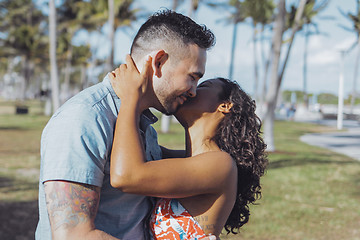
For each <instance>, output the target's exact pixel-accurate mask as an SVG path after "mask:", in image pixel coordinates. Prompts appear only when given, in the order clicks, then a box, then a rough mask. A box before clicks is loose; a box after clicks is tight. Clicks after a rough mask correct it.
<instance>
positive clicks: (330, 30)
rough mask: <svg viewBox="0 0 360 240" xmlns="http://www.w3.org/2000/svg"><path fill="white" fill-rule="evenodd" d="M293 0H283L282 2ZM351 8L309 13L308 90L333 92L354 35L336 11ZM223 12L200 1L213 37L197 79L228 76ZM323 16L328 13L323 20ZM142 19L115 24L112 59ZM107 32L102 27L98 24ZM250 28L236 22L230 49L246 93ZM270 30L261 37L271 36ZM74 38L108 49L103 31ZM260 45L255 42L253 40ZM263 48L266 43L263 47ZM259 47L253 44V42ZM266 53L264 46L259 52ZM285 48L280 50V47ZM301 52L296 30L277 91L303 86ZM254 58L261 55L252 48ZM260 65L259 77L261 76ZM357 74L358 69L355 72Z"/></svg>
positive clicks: (351, 60)
mask: <svg viewBox="0 0 360 240" xmlns="http://www.w3.org/2000/svg"><path fill="white" fill-rule="evenodd" d="M291 2H296V0H287V5H289V4H290V3H291ZM171 3H172V1H171V0H152V1H147V0H136V1H135V5H134V7H141V8H144V9H146V10H147V11H149V12H150V13H152V12H155V11H157V10H159V9H161V8H164V7H165V8H169V9H170V8H171ZM188 5H189V0H185V1H184V3H182V5H180V6H179V8H178V9H177V11H178V12H181V13H183V14H187V12H188ZM339 9H341V10H342V11H343V12H344V13H353V14H354V13H355V11H356V0H330V3H329V5H328V6H327V8H326V9H324V10H323V11H322V12H321V13H320V14H319V15H318V17H315V18H314V22H315V23H316V24H317V26H318V29H319V31H320V33H321V34H318V35H311V36H310V39H309V45H308V65H307V66H308V67H307V69H308V73H307V79H308V81H307V82H308V84H307V85H308V92H309V93H314V94H319V93H332V94H335V95H337V94H338V89H339V78H340V72H341V54H340V52H341V51H344V50H348V49H349V48H350V47H351V46H352V45H353V44H354V42H355V41H356V34H355V32H353V31H349V30H346V29H344V28H343V26H345V27H347V28H349V29H352V22H351V21H350V20H349V19H347V18H346V17H345V16H343V15H342V14H341V13H340V10H339ZM227 14H228V13H227V12H225V11H222V10H213V9H211V8H209V7H207V6H202V5H200V7H199V9H198V11H197V13H196V15H195V16H194V20H195V21H196V22H198V23H200V24H205V25H206V26H207V27H208V28H209V29H211V30H212V31H213V32H214V34H215V36H216V45H215V46H214V47H213V48H212V49H211V50H210V51H209V52H208V55H207V65H206V72H205V75H204V77H203V79H208V78H213V77H218V76H222V77H228V72H229V63H230V50H231V39H232V31H233V26H232V25H231V24H226V23H225V22H223V21H220V20H221V19H224V18H226V17H227ZM329 17H331V18H330V19H329ZM144 21H145V19H141V20H139V21H138V22H136V23H135V24H134V25H133V26H132V28H126V29H119V30H118V31H117V33H116V35H115V36H116V38H115V62H116V63H120V62H124V60H125V55H126V54H127V53H128V52H129V50H130V46H131V42H132V39H133V37H134V36H135V34H136V31H137V30H138V28H139V27H140V26H141V24H142V23H143V22H144ZM103 31H104V32H106V31H107V29H106V27H104V29H103ZM252 31H253V30H252V27H251V24H249V23H244V24H240V25H239V27H238V32H237V33H238V35H237V46H236V51H235V62H234V73H233V79H234V80H237V81H238V82H239V84H240V85H241V86H242V88H243V89H244V90H245V91H247V92H248V93H250V94H253V93H254V64H253V61H254V60H253V59H254V58H253V43H252V41H251V37H252ZM271 36H272V35H271V32H267V37H268V38H269V40H270V39H271ZM74 41H75V42H83V41H85V42H87V43H90V44H91V45H92V46H93V48H94V49H96V52H97V53H96V54H97V55H98V56H99V57H103V58H105V57H106V56H107V55H108V54H109V51H110V47H109V46H110V44H107V43H109V41H108V39H107V38H106V36H99V35H98V34H92V35H90V36H88V35H87V34H85V33H84V32H82V33H79V34H78V36H77V38H76V39H75V40H74ZM259 44H260V43H259ZM267 48H269V46H267ZM258 49H259V46H258ZM356 52H357V48H354V49H353V50H352V51H350V52H349V53H347V54H346V55H345V57H344V58H343V59H344V62H343V63H344V71H343V73H344V92H345V97H346V96H347V95H348V94H350V93H351V92H352V89H353V78H354V69H355V58H356ZM265 53H266V54H267V53H268V51H265ZM282 53H285V49H283V50H282ZM303 53H304V35H303V34H302V33H301V32H299V33H297V35H296V37H295V40H294V44H293V47H292V50H291V53H290V58H289V62H288V65H287V68H286V71H285V75H284V79H283V82H282V85H281V88H282V90H291V91H296V90H300V91H301V90H302V88H303V87H302V86H303V62H304V61H303ZM258 59H261V56H260V53H258ZM262 72H263V66H262V65H260V81H262ZM359 76H360V74H359ZM357 82H358V84H357V87H356V89H357V91H359V89H360V81H357Z"/></svg>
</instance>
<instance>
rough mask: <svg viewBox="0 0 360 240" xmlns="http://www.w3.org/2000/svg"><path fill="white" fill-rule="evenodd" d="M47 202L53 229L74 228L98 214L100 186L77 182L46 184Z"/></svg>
mask: <svg viewBox="0 0 360 240" xmlns="http://www.w3.org/2000/svg"><path fill="white" fill-rule="evenodd" d="M45 188H46V189H45V193H46V204H47V206H48V214H49V218H50V220H51V221H50V222H51V225H52V228H53V230H57V229H59V228H61V227H63V228H72V227H75V226H77V225H78V224H79V223H84V222H87V221H89V220H92V219H94V218H95V216H96V212H97V208H98V203H99V190H98V188H96V187H94V186H90V185H80V184H76V183H63V182H53V183H52V187H47V185H46V184H45Z"/></svg>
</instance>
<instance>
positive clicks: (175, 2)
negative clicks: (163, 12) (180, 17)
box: [171, 0, 179, 11]
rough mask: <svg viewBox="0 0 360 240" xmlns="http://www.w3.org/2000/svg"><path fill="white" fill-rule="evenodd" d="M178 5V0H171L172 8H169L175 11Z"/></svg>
mask: <svg viewBox="0 0 360 240" xmlns="http://www.w3.org/2000/svg"><path fill="white" fill-rule="evenodd" d="M178 5H179V1H178V0H173V1H172V8H171V9H172V10H173V11H176V9H177V7H178Z"/></svg>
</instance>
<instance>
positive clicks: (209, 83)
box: [198, 81, 213, 87]
mask: <svg viewBox="0 0 360 240" xmlns="http://www.w3.org/2000/svg"><path fill="white" fill-rule="evenodd" d="M212 84H213V83H212V82H210V81H204V82H202V83H200V84H199V85H198V87H200V86H206V85H212Z"/></svg>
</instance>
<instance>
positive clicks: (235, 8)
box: [208, 0, 246, 79]
mask: <svg viewBox="0 0 360 240" xmlns="http://www.w3.org/2000/svg"><path fill="white" fill-rule="evenodd" d="M208 5H209V6H210V7H213V8H216V9H218V8H220V9H223V10H226V11H227V12H229V13H230V15H229V16H228V17H227V18H225V19H220V21H224V22H225V23H226V24H233V32H232V43H231V49H230V64H229V74H228V78H229V79H232V78H233V71H234V57H235V50H236V41H237V27H238V24H239V23H240V22H243V21H245V18H246V16H245V10H244V7H243V3H242V1H240V0H228V1H226V2H217V1H213V2H209V3H208Z"/></svg>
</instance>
